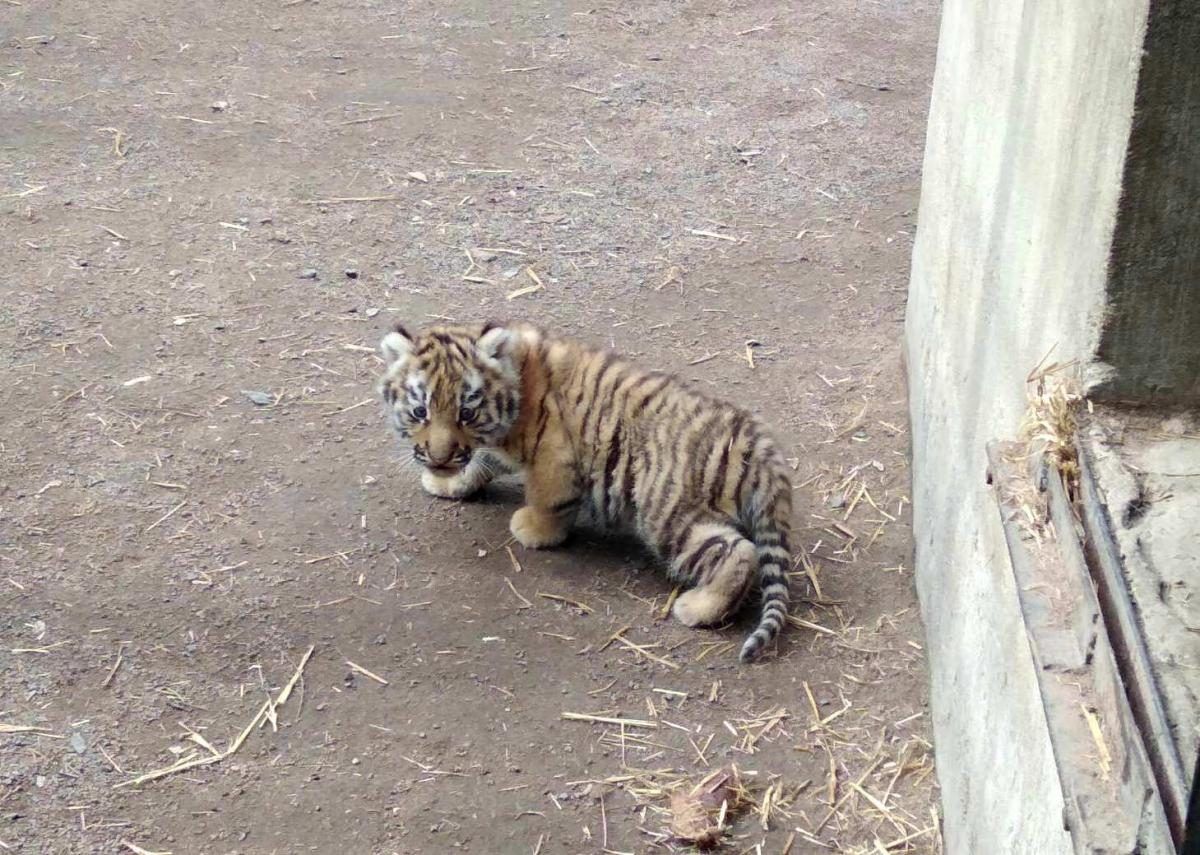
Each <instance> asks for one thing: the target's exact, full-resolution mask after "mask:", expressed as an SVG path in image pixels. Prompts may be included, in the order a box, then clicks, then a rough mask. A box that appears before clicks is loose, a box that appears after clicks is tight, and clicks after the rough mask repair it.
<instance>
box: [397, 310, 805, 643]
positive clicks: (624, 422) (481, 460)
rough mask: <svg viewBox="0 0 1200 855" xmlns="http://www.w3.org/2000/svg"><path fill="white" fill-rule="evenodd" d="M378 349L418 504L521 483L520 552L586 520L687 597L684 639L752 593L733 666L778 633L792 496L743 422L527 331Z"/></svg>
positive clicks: (722, 407)
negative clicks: (619, 535) (502, 476)
mask: <svg viewBox="0 0 1200 855" xmlns="http://www.w3.org/2000/svg"><path fill="white" fill-rule="evenodd" d="M380 349H381V351H382V353H383V358H384V360H385V362H386V365H387V368H386V371H385V373H384V374H383V377H382V378H381V379H380V382H379V390H380V394H381V395H382V397H383V400H384V402H385V403H386V406H387V412H388V417H389V421H390V423H391V425H392V427H393V428H394V429H395V430H396V432H397V433H399V434H400V436H401V437H403V438H404V439H406V440H408V441H409V442H410V444H411V447H412V454H413V457H414V458H415V460H416V462H417V463H419V464H420V465H421V466H422V467H423V472H422V475H421V483H422V486H423V487H424V488H425V490H426V491H427V492H429V493H432V494H433V495H435V496H442V497H445V498H462V497H465V496H469V495H471V494H472V493H475V492H476V491H477V490H479V489H480V488H481V487H483V486H484V485H485V484H486V483H487V482H488V481H490V480H491V479H492V478H493V477H494V476H495V475H496V474H497V473H499V472H502V471H506V470H507V471H513V470H520V471H521V472H522V473H523V474H524V477H525V504H524V506H523V507H521V508H519V509H518V510H517V511H516V513H514V514H513V515H512V522H511V525H510V527H511V529H512V534H513V536H514V537H515V538H516V539H517V540H518V541H519V542H520V543H521V544H522V545H524V546H526V547H530V548H534V549H537V548H543V547H550V546H555V545H557V544H559V543H562V541H563V540H564V539H565V538H566V537H567V533H568V531H569V529H570V527H571V524H572V523H573V522H574V521H575V520H576V518H577V516H578V515H579V514H580V513H581V512H582V513H586V514H587V516H588V517H590V518H591V519H593V520H595V521H596V522H599V523H601V524H603V525H610V526H615V525H624V526H627V527H630V528H632V529H633V530H634V531H636V532H637V534H638V535H639V536H640V537H641V538H642V540H644V541H645V542H646V544H647V545H648V546H649V547H650V548H651V549H652V550H653V551H654V552H655V553H657V555H658V556H659V557H660V558H661V559H662V560H663V561H664V562H665V563H666V564H667V567H668V570H669V574H670V576H671V578H672V579H673V580H675V581H676V582H679V583H682V584H684V585H686V586H689V589H688V590H687V591H685V592H684V593H682V594H680V595H679V597H678V598H677V599H676V600H675V603H674V607H673V609H672V611H673V613H674V615H675V617H676V618H678V619H679V620H680V621H681V622H683V623H684V624H686V625H687V626H699V625H707V624H714V623H718V622H720V621H721V620H723V619H724V618H725V617H726V616H727V615H729V614H730V613H732V612H733V611H734V610H735V609H737V607H738V606H739V605H740V604H741V602H742V600H743V598H744V597H745V596H746V595H747V593H748V592H749V591H750V589H751V588H752V587H753V585H754V582H755V580H756V577H757V581H758V583H759V586H760V588H761V591H762V613H761V616H760V618H759V622H758V626H757V628H756V629H755V630H754V632H753V633H752V634H751V635H750V636H749V637H748V638H747V639H746V641H745V643H744V644H743V645H742V649H741V654H740V659H741V660H742V661H743V662H748V661H750V660H752V659H754V658H755V657H756V656H757V655H758V654H759V653H760V652H761V651H762V649H763V648H764V647H765V646H766V645H767V644H769V643H770V642H771V640H772V639H774V638H775V637H776V636H777V635H778V634H779V631H780V630H781V629H783V626H784V623H785V621H786V618H787V607H788V582H787V580H788V577H787V570H788V562H789V558H790V553H789V551H788V536H789V530H790V519H791V511H792V488H791V485H790V483H789V480H788V475H787V472H786V469H785V467H784V464H783V459H782V457H781V456H780V453H779V451H778V450H777V448H776V446H775V444H774V442H772V440H771V439H770V437H768V436H767V435H766V433H765V432H764V430H763V428H762V426H761V425H760V424H759V423H758V422H757V421H756V420H755V419H754V417H752V416H751V415H750V414H749V413H746V412H744V411H743V410H740V409H737V408H736V407H732V406H730V405H728V404H724V403H721V402H719V401H716V400H714V399H712V398H709V397H707V396H705V395H703V394H701V393H699V392H697V391H694V390H692V389H691V388H689V387H688V386H686V385H685V384H684V383H683V382H682V381H680V380H678V379H677V378H675V377H673V376H671V375H669V374H664V373H662V372H659V371H645V370H643V369H640V368H637V367H635V366H634V365H632V364H630V363H629V362H626V361H625V360H623V359H621V358H620V357H619V356H616V355H615V354H612V353H609V352H606V351H603V350H598V349H594V348H591V347H588V346H586V345H583V344H580V343H577V342H574V341H570V340H566V339H558V338H553V337H550V336H547V335H545V334H543V333H542V332H541V331H540V330H538V329H536V328H534V327H531V326H526V325H524V324H511V325H503V326H500V325H495V324H484V325H482V326H436V327H432V328H429V329H425V330H422V331H420V332H419V333H415V334H414V333H410V332H408V331H407V330H405V329H404V328H403V327H402V326H397V327H396V328H395V330H394V331H392V332H390V333H388V334H387V335H386V336H385V337H384V339H383V341H382V342H381V344H380ZM756 571H757V573H756Z"/></svg>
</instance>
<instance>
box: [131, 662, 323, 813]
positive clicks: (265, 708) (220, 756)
mask: <svg viewBox="0 0 1200 855" xmlns="http://www.w3.org/2000/svg"><path fill="white" fill-rule="evenodd" d="M312 652H313V648H312V647H309V648H308V650H307V651H305V653H304V655H303V656H301V657H300V664H299V665H297V666H296V671H295V673H293V674H292V678H291V679H290V680H288V682H287V685H286V686H284V687H283V688H282V689H281V690H280V691H279V694H278V695H276V696H275V698H274V699H272V698H267V699H266V700H265V701H263V703H262V706H260V707H259V708H258V712H257V713H255V714H254V718H252V719H251V720H250V723H249V724H247V725H246V727H245V728H243V729H242V732H241V733H239V734H238V735H237V737H236V738H235V739H234V740H233V741H232V742H231V743H229V747H228V748H226V749H225V750H224V751H221V752H215V749H213V748H212V746H211V745H207V748H208V751H209V753H208V754H206V755H200V756H190V757H187V758H184V759H182V760H179V761H178V762H176V763H173V764H171V765H170V766H165V767H163V768H161V769H155V770H153V771H151V772H147V773H145V774H144V775H138V776H137V777H136V778H130V779H129V780H128V781H121V782H120V783H119V784H114V785H113V789H114V790H117V789H121V788H122V787H136V786H138V785H139V784H145V783H148V782H150V781H156V780H158V779H159V778H165V777H167V776H168V775H174V774H176V773H177V772H183V771H186V770H188V769H195V768H196V767H197V766H209V765H212V764H213V763H219V762H220V761H222V760H225V759H226V758H228V757H232V756H233V755H234V754H236V753H237V751H238V749H239V748H241V747H242V743H244V742H245V741H246V739H247V737H249V736H250V734H251V733H253V732H254V731H255V729H257V728H258V726H259V725H261V724H262V723H263V722H265V721H273V719H274V716H275V710H276V709H278V708H279V707H281V706H283V704H284V703H286V702H287V699H288V698H290V697H291V695H292V690H293V689H294V688H296V684H297V683H298V682H300V677H301V676H302V675H303V674H304V666H305V665H307V664H308V659H309V657H310V656H312Z"/></svg>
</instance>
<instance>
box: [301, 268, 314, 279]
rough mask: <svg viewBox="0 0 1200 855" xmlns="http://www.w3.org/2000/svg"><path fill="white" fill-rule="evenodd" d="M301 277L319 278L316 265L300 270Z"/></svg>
mask: <svg viewBox="0 0 1200 855" xmlns="http://www.w3.org/2000/svg"><path fill="white" fill-rule="evenodd" d="M300 278H301V279H316V278H317V270H316V268H315V267H306V268H304V269H303V270H301V271H300Z"/></svg>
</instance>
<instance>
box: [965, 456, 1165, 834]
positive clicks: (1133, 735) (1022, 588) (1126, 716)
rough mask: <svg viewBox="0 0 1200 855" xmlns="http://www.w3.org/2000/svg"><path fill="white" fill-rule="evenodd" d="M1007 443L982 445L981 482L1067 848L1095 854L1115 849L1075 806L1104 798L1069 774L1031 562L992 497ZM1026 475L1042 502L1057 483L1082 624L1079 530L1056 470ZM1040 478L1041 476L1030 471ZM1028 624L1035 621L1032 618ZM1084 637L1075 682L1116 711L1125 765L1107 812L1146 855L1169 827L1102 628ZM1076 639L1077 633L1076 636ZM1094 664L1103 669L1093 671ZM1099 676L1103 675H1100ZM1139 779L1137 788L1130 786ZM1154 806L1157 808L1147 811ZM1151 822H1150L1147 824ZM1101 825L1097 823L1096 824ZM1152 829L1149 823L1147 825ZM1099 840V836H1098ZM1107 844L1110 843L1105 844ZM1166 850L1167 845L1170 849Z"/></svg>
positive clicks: (1084, 579)
mask: <svg viewBox="0 0 1200 855" xmlns="http://www.w3.org/2000/svg"><path fill="white" fill-rule="evenodd" d="M1006 445H1008V444H1006V443H999V442H992V443H989V444H988V446H987V457H988V464H989V465H988V481H989V483H994V486H993V492H994V496H995V499H996V506H997V510H998V512H999V515H1000V524H1001V527H1002V529H1003V531H1004V537H1005V540H1006V542H1007V543H1008V552H1009V557H1010V560H1011V563H1012V571H1013V573H1014V575H1015V577H1016V578H1015V579H1014V581H1015V582H1016V588H1017V593H1018V599H1019V600H1020V602H1021V610H1022V612H1023V613H1024V615H1025V618H1026V621H1025V625H1026V635H1027V638H1028V640H1029V644H1030V648H1031V652H1032V653H1033V655H1034V661H1035V663H1037V664H1038V672H1037V680H1038V686H1039V692H1040V694H1041V697H1042V704H1043V712H1044V714H1045V717H1046V722H1047V726H1048V728H1049V731H1050V732H1049V736H1050V744H1051V748H1052V750H1053V751H1054V753H1055V757H1056V760H1057V762H1056V766H1057V767H1058V772H1059V785H1060V787H1061V788H1062V792H1063V811H1064V816H1063V826H1064V828H1065V829H1066V830H1067V831H1068V832H1069V834H1070V835H1071V841H1072V845H1073V846H1074V847H1075V850H1076V852H1077V853H1088V854H1089V855H1093V854H1094V853H1097V852H1106V853H1108V852H1115V851H1118V850H1114V849H1112V848H1109V846H1107V845H1105V844H1103V843H1100V842H1099V841H1098V840H1097V838H1096V836H1095V835H1096V833H1097V832H1098V831H1099V829H1097V828H1096V827H1095V826H1094V821H1095V820H1097V819H1101V820H1102V819H1103V817H1096V816H1095V815H1093V817H1088V816H1085V814H1084V811H1083V809H1082V805H1083V802H1084V801H1085V800H1086V801H1092V800H1093V799H1095V798H1096V797H1099V800H1100V801H1103V800H1104V797H1103V796H1102V795H1100V794H1099V793H1097V792H1095V788H1094V786H1089V784H1088V783H1087V782H1086V781H1085V780H1084V779H1082V778H1080V777H1079V775H1078V774H1077V773H1072V772H1071V769H1072V768H1074V767H1073V764H1072V762H1071V761H1072V758H1071V757H1070V756H1067V755H1070V754H1071V753H1072V749H1073V748H1074V747H1075V746H1073V745H1072V744H1071V740H1070V739H1069V738H1067V736H1066V734H1067V733H1069V732H1070V728H1071V727H1072V726H1073V724H1077V723H1074V722H1072V720H1071V719H1072V716H1071V715H1068V714H1067V712H1066V704H1065V703H1064V700H1063V698H1061V697H1059V695H1060V694H1061V691H1060V690H1061V687H1060V686H1057V685H1056V683H1057V681H1055V680H1054V679H1052V677H1051V675H1050V674H1049V673H1048V672H1047V671H1046V670H1044V668H1043V665H1042V662H1043V660H1044V656H1043V655H1042V652H1041V649H1040V648H1041V643H1042V639H1041V635H1042V634H1043V632H1044V630H1042V629H1039V628H1038V627H1037V626H1034V625H1033V623H1031V619H1030V616H1031V614H1032V613H1031V612H1030V605H1031V604H1030V603H1028V602H1026V600H1027V595H1026V590H1027V586H1029V587H1036V585H1035V584H1034V583H1035V582H1036V574H1035V573H1034V572H1033V566H1034V559H1033V557H1032V555H1031V554H1030V553H1029V551H1028V547H1027V546H1026V545H1025V543H1024V540H1023V538H1022V533H1021V531H1020V529H1019V527H1018V526H1017V525H1015V524H1014V523H1013V521H1012V519H1011V516H1010V515H1009V514H1008V513H1007V508H1006V506H1005V503H1004V499H1003V498H1002V496H1001V495H1000V492H999V480H998V477H997V476H998V475H999V474H1000V473H1002V472H1011V471H1012V470H1013V469H1014V467H1012V466H1011V464H1008V463H1006V462H1004V460H1003V458H1002V457H1001V451H1002V448H1003V447H1004V446H1006ZM1035 470H1037V471H1035V472H1034V473H1033V474H1030V473H1026V472H1021V473H1019V474H1020V475H1021V476H1024V477H1031V478H1033V479H1034V480H1035V481H1037V482H1039V483H1038V486H1039V488H1040V489H1042V490H1044V491H1048V492H1050V493H1051V496H1050V499H1051V501H1050V504H1051V506H1053V505H1054V504H1056V502H1054V499H1053V492H1054V488H1055V483H1056V482H1057V490H1058V493H1059V496H1060V499H1061V501H1062V502H1063V503H1064V504H1063V505H1061V506H1060V508H1059V510H1058V512H1057V513H1055V512H1054V510H1053V507H1051V508H1050V512H1051V514H1052V516H1053V517H1054V518H1055V520H1054V521H1055V530H1056V532H1057V534H1058V538H1057V540H1058V541H1059V543H1060V544H1065V549H1064V551H1065V553H1066V554H1065V555H1064V556H1063V559H1064V565H1065V566H1066V567H1068V568H1069V569H1071V570H1072V572H1073V574H1074V576H1075V582H1076V583H1077V586H1078V587H1079V589H1080V591H1079V592H1080V594H1081V597H1080V599H1081V600H1083V601H1084V602H1081V603H1079V604H1078V607H1077V609H1076V615H1075V620H1076V621H1078V620H1079V619H1080V618H1084V619H1085V620H1086V617H1085V616H1086V615H1087V613H1088V612H1089V611H1091V610H1093V609H1094V610H1095V613H1096V614H1097V615H1099V614H1100V612H1099V603H1098V601H1097V600H1096V595H1095V592H1094V589H1093V588H1092V582H1091V579H1090V577H1089V574H1088V571H1087V567H1086V564H1085V563H1084V562H1083V559H1084V552H1083V549H1082V546H1081V544H1080V537H1079V531H1078V530H1077V528H1076V526H1075V521H1074V516H1073V514H1071V511H1070V508H1069V506H1067V505H1065V501H1066V493H1065V491H1064V490H1063V489H1062V483H1061V480H1059V477H1058V475H1057V473H1056V472H1053V471H1050V472H1046V470H1045V469H1044V467H1041V466H1040V465H1035ZM1039 471H1040V472H1041V473H1044V474H1045V477H1043V476H1042V475H1040V474H1038V472H1039ZM1064 508H1065V509H1066V514H1067V516H1065V517H1064V516H1062V511H1063V509H1064ZM1034 623H1036V620H1035V621H1034ZM1083 635H1084V636H1085V637H1087V636H1090V639H1089V641H1090V643H1088V647H1089V650H1088V653H1089V665H1087V666H1086V667H1085V668H1084V669H1083V671H1082V672H1080V674H1079V677H1080V678H1081V679H1084V678H1087V679H1089V680H1090V682H1091V683H1092V684H1093V686H1095V688H1094V689H1093V691H1094V692H1096V693H1102V694H1104V695H1105V696H1106V697H1107V698H1109V699H1110V701H1111V702H1112V705H1113V706H1115V707H1116V710H1117V717H1118V719H1119V720H1118V721H1117V722H1116V725H1117V727H1118V729H1119V732H1120V735H1121V737H1123V739H1124V742H1125V747H1126V751H1127V757H1128V759H1129V763H1130V766H1131V768H1129V769H1127V770H1125V774H1124V775H1123V780H1124V794H1123V795H1124V797H1123V798H1122V799H1120V801H1123V802H1124V808H1125V810H1124V811H1120V810H1119V809H1118V810H1116V811H1114V813H1117V812H1121V813H1123V814H1124V816H1123V819H1124V821H1125V822H1126V823H1128V825H1129V827H1130V828H1132V829H1133V835H1132V836H1133V838H1134V841H1135V842H1134V847H1133V848H1132V849H1130V850H1128V851H1129V852H1130V853H1133V852H1143V853H1145V852H1148V851H1150V850H1145V849H1142V848H1141V846H1142V845H1143V842H1144V841H1147V840H1148V839H1153V838H1156V837H1157V838H1158V839H1159V840H1161V841H1162V842H1163V843H1164V844H1166V843H1167V841H1171V840H1172V839H1173V837H1172V829H1171V828H1170V824H1169V822H1168V821H1167V817H1166V815H1165V812H1164V811H1163V810H1162V805H1161V800H1160V799H1159V798H1158V797H1157V796H1156V790H1157V787H1156V784H1155V780H1154V776H1153V770H1152V769H1151V767H1150V764H1149V760H1148V758H1147V756H1146V751H1145V746H1144V742H1143V740H1142V738H1141V733H1140V731H1139V729H1138V727H1137V724H1136V722H1135V721H1134V719H1133V717H1132V713H1131V712H1130V710H1129V706H1128V702H1127V698H1126V695H1125V693H1124V690H1123V687H1122V686H1121V685H1120V676H1119V673H1118V672H1117V669H1116V662H1115V657H1114V656H1113V651H1112V649H1111V646H1110V645H1109V643H1108V634H1107V632H1106V628H1105V626H1104V625H1103V623H1099V622H1098V623H1095V624H1094V634H1093V633H1083ZM1077 638H1078V636H1077ZM1096 657H1100V659H1101V661H1100V662H1091V661H1090V660H1093V659H1095V658H1096ZM1097 665H1104V666H1108V667H1103V668H1098V667H1096V666H1097ZM1101 671H1102V672H1103V674H1101ZM1102 677H1107V678H1108V679H1107V680H1105V682H1106V683H1108V682H1112V683H1115V684H1116V685H1113V686H1097V685H1096V683H1097V681H1098V680H1099V679H1101V678H1102ZM1134 778H1137V779H1140V781H1141V783H1142V786H1141V787H1140V788H1139V787H1138V783H1139V782H1138V781H1137V780H1134ZM1135 790H1137V791H1136V792H1135ZM1155 803H1157V808H1158V809H1157V810H1155V807H1156V805H1155ZM1155 817H1157V823H1156V821H1155ZM1108 818H1109V819H1110V820H1115V819H1118V817H1116V816H1111V817H1108ZM1101 824H1103V823H1101ZM1154 826H1157V828H1155V827H1154ZM1100 836H1101V838H1103V837H1104V835H1103V833H1101V834H1100ZM1110 842H1111V841H1110ZM1172 848H1174V847H1172Z"/></svg>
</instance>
